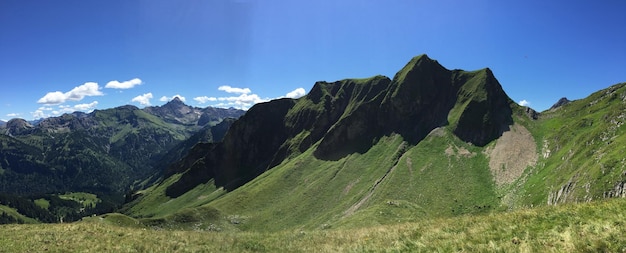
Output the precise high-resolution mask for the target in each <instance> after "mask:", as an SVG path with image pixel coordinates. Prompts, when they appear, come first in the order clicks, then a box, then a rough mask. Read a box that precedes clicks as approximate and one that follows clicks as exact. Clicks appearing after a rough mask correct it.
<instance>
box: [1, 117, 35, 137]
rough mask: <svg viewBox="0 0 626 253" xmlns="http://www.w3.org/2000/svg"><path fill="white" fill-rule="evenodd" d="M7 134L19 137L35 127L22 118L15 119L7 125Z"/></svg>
mask: <svg viewBox="0 0 626 253" xmlns="http://www.w3.org/2000/svg"><path fill="white" fill-rule="evenodd" d="M5 127H6V133H7V134H9V135H18V134H22V133H24V132H28V131H29V130H30V129H32V128H33V125H31V124H30V123H28V121H26V120H24V119H20V118H15V119H11V120H9V121H8V122H7V123H6V125H5Z"/></svg>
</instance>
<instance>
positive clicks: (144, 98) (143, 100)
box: [130, 92, 152, 105]
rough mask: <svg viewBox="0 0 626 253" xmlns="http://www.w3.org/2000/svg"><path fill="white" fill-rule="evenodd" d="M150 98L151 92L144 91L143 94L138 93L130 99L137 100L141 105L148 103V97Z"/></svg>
mask: <svg viewBox="0 0 626 253" xmlns="http://www.w3.org/2000/svg"><path fill="white" fill-rule="evenodd" d="M151 98H152V93H151V92H149V93H146V94H143V95H139V96H136V97H134V98H133V99H131V100H130V101H132V102H138V103H139V104H141V105H150V99H151Z"/></svg>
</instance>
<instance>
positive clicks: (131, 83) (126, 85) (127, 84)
mask: <svg viewBox="0 0 626 253" xmlns="http://www.w3.org/2000/svg"><path fill="white" fill-rule="evenodd" d="M141 84H143V82H142V81H141V79H139V78H133V79H131V80H128V81H124V82H119V81H117V80H113V81H110V82H108V83H107V84H106V85H105V86H104V88H110V89H130V88H133V87H135V86H137V85H141Z"/></svg>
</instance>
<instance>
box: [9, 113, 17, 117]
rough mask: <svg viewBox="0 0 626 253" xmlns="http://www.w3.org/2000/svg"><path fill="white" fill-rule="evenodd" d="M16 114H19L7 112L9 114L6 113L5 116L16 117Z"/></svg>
mask: <svg viewBox="0 0 626 253" xmlns="http://www.w3.org/2000/svg"><path fill="white" fill-rule="evenodd" d="M17 116H20V114H19V113H9V114H7V117H17Z"/></svg>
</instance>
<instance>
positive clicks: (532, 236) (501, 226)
mask: <svg viewBox="0 0 626 253" xmlns="http://www.w3.org/2000/svg"><path fill="white" fill-rule="evenodd" d="M624 208H626V199H612V200H607V201H596V202H592V203H585V204H565V205H560V206H556V207H539V208H533V209H520V210H516V211H512V212H500V213H491V214H481V215H464V216H458V217H452V218H436V219H425V220H419V221H415V222H410V223H400V224H396V225H379V226H371V227H361V228H354V229H332V228H331V229H325V230H319V229H314V230H285V231H280V232H214V231H207V230H206V229H196V230H195V231H189V230H187V231H181V230H163V229H158V230H155V229H154V228H153V227H150V226H146V225H140V224H138V223H135V220H134V219H132V218H128V217H126V218H124V216H120V215H109V216H107V217H106V218H101V217H94V218H90V219H86V220H84V221H82V222H77V223H71V224H46V225H42V224H34V225H3V226H0V245H1V247H0V250H1V251H3V252H5V251H6V252H43V251H48V252H67V251H70V252H367V251H375V252H437V251H439V252H456V251H461V252H622V251H625V250H626V237H624V236H623V235H624V233H626V226H625V225H626V215H625V214H624V212H623V210H624ZM120 225H122V226H120Z"/></svg>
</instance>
